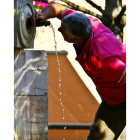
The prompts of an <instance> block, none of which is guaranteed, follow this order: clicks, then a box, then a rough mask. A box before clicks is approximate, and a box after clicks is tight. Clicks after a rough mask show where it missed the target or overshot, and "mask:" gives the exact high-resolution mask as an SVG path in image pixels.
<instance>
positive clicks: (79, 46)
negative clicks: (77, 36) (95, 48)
mask: <svg viewBox="0 0 140 140" xmlns="http://www.w3.org/2000/svg"><path fill="white" fill-rule="evenodd" d="M74 44H75V45H76V46H77V47H78V48H79V49H80V50H81V51H82V50H83V48H84V47H85V45H86V42H82V41H81V42H76V43H74Z"/></svg>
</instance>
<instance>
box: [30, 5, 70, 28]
mask: <svg viewBox="0 0 140 140" xmlns="http://www.w3.org/2000/svg"><path fill="white" fill-rule="evenodd" d="M66 9H67V8H66V7H64V6H62V5H60V4H57V3H53V4H50V5H49V6H47V7H45V8H44V9H43V10H42V11H41V12H36V13H35V14H33V15H32V16H31V22H32V24H33V25H34V26H35V22H36V19H40V20H47V19H50V18H55V17H57V18H58V19H61V16H62V14H63V12H64V11H65V10H66Z"/></svg>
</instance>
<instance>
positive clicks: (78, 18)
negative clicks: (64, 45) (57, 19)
mask: <svg viewBox="0 0 140 140" xmlns="http://www.w3.org/2000/svg"><path fill="white" fill-rule="evenodd" d="M58 30H59V31H60V32H61V33H62V35H63V37H64V40H65V41H67V42H69V43H75V41H81V42H86V41H87V40H88V38H89V37H90V36H91V34H92V31H93V29H92V25H91V22H90V20H89V19H88V17H87V16H85V15H84V14H80V13H74V14H71V15H68V16H66V17H64V18H63V19H62V23H61V27H60V28H59V29H58Z"/></svg>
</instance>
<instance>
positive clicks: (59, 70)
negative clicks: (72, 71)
mask: <svg viewBox="0 0 140 140" xmlns="http://www.w3.org/2000/svg"><path fill="white" fill-rule="evenodd" d="M50 28H51V29H52V31H53V35H54V42H55V46H54V47H55V52H56V57H57V63H58V72H59V89H60V92H59V95H60V104H61V105H63V102H62V98H61V95H62V92H61V86H62V84H61V68H60V62H59V57H58V54H57V42H56V39H55V29H54V27H53V25H52V24H50ZM64 112H65V109H64V105H63V110H62V114H63V115H64ZM64 119H65V117H64V116H63V120H64ZM64 129H66V127H64ZM63 140H65V139H63Z"/></svg>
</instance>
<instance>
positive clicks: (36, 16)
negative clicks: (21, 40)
mask: <svg viewBox="0 0 140 140" xmlns="http://www.w3.org/2000/svg"><path fill="white" fill-rule="evenodd" d="M36 19H40V20H45V15H44V14H43V13H42V12H40V11H39V12H36V13H35V14H33V15H32V16H31V23H32V25H33V26H36Z"/></svg>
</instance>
